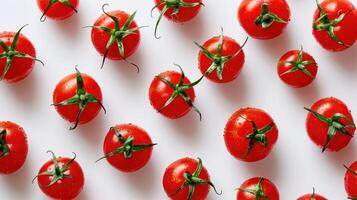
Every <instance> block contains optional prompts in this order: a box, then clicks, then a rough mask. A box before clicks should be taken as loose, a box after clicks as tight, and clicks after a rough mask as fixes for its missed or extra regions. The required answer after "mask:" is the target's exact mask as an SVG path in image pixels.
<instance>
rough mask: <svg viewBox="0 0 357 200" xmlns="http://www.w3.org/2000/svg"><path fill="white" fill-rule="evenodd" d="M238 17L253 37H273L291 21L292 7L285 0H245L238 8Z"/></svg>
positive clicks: (262, 38)
mask: <svg viewBox="0 0 357 200" xmlns="http://www.w3.org/2000/svg"><path fill="white" fill-rule="evenodd" d="M238 19H239V22H240V24H241V26H242V27H243V29H244V30H245V31H246V32H247V33H248V34H249V35H250V36H251V37H253V38H256V39H261V40H267V39H272V38H275V37H277V36H278V35H280V34H281V33H282V32H283V30H284V29H285V27H286V26H287V24H288V23H289V21H290V8H289V5H288V3H287V2H286V1H285V0H255V1H252V0H243V1H242V2H241V4H240V6H239V8H238Z"/></svg>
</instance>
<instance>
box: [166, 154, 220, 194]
mask: <svg viewBox="0 0 357 200" xmlns="http://www.w3.org/2000/svg"><path fill="white" fill-rule="evenodd" d="M162 184H163V186H164V190H165V192H166V194H167V195H168V196H169V197H170V199H172V200H186V199H187V200H201V199H206V197H207V195H208V192H209V187H210V186H211V187H213V189H214V190H215V192H216V193H217V194H218V195H220V194H221V193H218V192H217V191H216V188H215V186H214V185H213V184H212V182H211V181H210V177H209V174H208V172H207V170H206V168H205V167H203V166H202V160H201V159H200V158H198V161H197V160H195V159H192V158H182V159H179V160H176V161H175V162H173V163H171V164H170V165H169V166H168V167H167V168H166V170H165V174H164V177H163V181H162Z"/></svg>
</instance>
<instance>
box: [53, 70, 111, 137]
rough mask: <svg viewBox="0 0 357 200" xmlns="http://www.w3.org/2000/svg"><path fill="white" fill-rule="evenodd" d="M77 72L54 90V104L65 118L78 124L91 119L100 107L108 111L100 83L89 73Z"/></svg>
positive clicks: (63, 80) (67, 77)
mask: <svg viewBox="0 0 357 200" xmlns="http://www.w3.org/2000/svg"><path fill="white" fill-rule="evenodd" d="M76 71H77V73H75V74H70V75H68V76H66V77H65V78H63V79H62V80H61V81H60V82H59V83H58V84H57V86H56V88H55V90H54V92H53V105H54V106H55V108H56V110H57V112H58V113H59V114H60V115H61V116H62V118H63V119H65V120H67V121H69V122H70V123H74V126H73V127H71V128H70V129H71V130H73V129H75V128H76V127H77V125H78V124H85V123H87V122H89V121H91V120H92V119H93V118H94V117H95V116H97V114H98V113H99V110H100V108H103V110H104V112H106V110H105V108H104V106H103V104H102V102H103V100H102V92H101V89H100V87H99V85H98V83H97V82H96V81H95V80H94V79H93V78H92V77H90V76H89V75H87V74H81V73H80V72H79V71H78V69H77V68H76Z"/></svg>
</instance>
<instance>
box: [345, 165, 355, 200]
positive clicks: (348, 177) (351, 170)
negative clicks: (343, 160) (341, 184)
mask: <svg viewBox="0 0 357 200" xmlns="http://www.w3.org/2000/svg"><path fill="white" fill-rule="evenodd" d="M345 168H346V169H347V171H346V174H345V189H346V192H347V194H348V197H349V199H357V161H356V162H354V163H353V164H352V165H351V166H350V167H347V166H345Z"/></svg>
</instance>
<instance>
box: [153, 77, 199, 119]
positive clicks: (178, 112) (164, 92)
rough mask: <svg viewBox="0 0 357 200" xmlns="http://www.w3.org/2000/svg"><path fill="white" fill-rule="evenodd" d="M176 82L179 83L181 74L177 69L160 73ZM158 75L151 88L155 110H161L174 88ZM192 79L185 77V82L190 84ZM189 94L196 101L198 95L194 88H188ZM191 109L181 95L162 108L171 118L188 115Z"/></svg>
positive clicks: (164, 113)
mask: <svg viewBox="0 0 357 200" xmlns="http://www.w3.org/2000/svg"><path fill="white" fill-rule="evenodd" d="M158 76H159V77H162V78H164V79H166V80H168V81H171V82H172V83H174V84H177V83H179V81H180V78H181V74H180V73H179V72H176V71H166V72H163V73H161V74H159V75H158ZM158 76H156V77H155V78H154V80H153V81H152V82H151V85H150V88H149V99H150V103H151V105H152V106H153V107H154V108H155V110H157V111H158V110H159V109H161V108H162V107H163V105H165V103H166V101H167V100H168V99H169V98H170V97H171V95H172V93H173V92H174V89H172V88H171V87H170V86H169V85H168V84H166V83H164V82H163V81H161V80H160V78H158ZM190 83H191V82H190V80H188V79H187V78H186V77H185V79H184V84H190ZM186 92H187V94H188V95H189V96H190V98H191V101H192V102H194V101H195V98H196V95H195V91H194V89H193V88H190V89H188V90H186ZM190 110H191V108H190V106H189V105H188V104H187V103H186V101H185V100H184V99H183V98H182V97H181V96H180V95H179V96H178V97H177V98H176V99H175V100H173V101H172V102H171V103H170V104H169V105H168V106H167V107H165V108H164V109H162V110H161V112H160V113H161V114H162V115H164V116H165V117H168V118H171V119H177V118H180V117H182V116H184V115H186V114H187V113H188V112H189V111H190Z"/></svg>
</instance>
